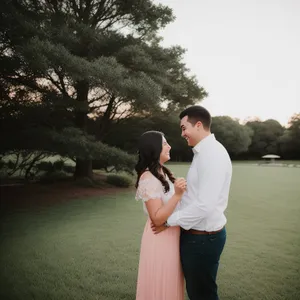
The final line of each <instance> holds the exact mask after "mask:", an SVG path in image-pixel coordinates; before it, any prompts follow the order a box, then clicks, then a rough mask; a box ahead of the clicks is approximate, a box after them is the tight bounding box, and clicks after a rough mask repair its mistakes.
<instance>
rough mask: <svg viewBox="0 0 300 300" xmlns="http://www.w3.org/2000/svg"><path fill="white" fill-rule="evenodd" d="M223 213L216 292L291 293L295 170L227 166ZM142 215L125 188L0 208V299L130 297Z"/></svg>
mask: <svg viewBox="0 0 300 300" xmlns="http://www.w3.org/2000/svg"><path fill="white" fill-rule="evenodd" d="M170 166H171V168H172V169H173V171H174V172H175V173H176V175H177V176H185V175H186V173H187V166H186V165H170ZM227 217H228V224H227V234H228V239H227V244H226V246H225V250H224V254H223V256H222V259H221V265H220V271H219V275H218V276H219V288H220V298H221V299H223V300H225V299H227V300H235V299H245V300H252V299H255V300H260V299H261V300H263V299H268V300H279V299H286V300H297V299H300V169H299V168H282V167H278V168H277V167H258V166H252V165H246V164H245V165H242V164H236V165H234V173H233V182H232V188H231V196H230V202H229V207H228V210H227ZM144 223H145V216H144V215H143V212H142V206H141V203H137V202H136V201H135V200H134V191H125V192H122V193H120V194H117V195H108V196H105V197H101V198H99V197H92V198H88V199H79V200H74V201H69V202H66V203H63V204H59V205H54V206H52V207H48V208H42V207H40V208H35V209H30V210H23V211H16V212H14V213H10V214H7V215H5V216H3V217H2V220H1V245H0V267H1V275H0V298H1V299H13V300H18V299H22V300H27V299H62V300H65V299H66V300H67V299H73V300H77V299H85V300H87V299H93V300H94V299H101V300H108V299H114V300H121V299H124V300H125V299H126V300H133V299H135V285H136V275H137V267H138V258H139V245H140V239H141V235H142V231H143V227H144ZM157 300H168V299H157Z"/></svg>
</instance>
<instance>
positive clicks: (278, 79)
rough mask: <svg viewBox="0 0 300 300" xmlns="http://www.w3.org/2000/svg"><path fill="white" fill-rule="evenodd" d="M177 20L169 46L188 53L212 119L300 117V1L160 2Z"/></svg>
mask: <svg viewBox="0 0 300 300" xmlns="http://www.w3.org/2000/svg"><path fill="white" fill-rule="evenodd" d="M155 2H156V3H162V4H164V5H167V6H169V7H170V8H172V9H173V13H174V15H175V16H176V20H175V21H174V22H173V23H171V24H169V25H167V27H166V28H165V29H163V30H162V31H160V35H161V36H162V37H163V38H164V41H163V42H162V45H163V46H171V45H180V46H182V47H183V48H185V49H186V50H187V52H186V54H185V56H184V62H185V63H186V65H187V67H188V68H189V69H190V72H191V74H194V75H196V77H197V79H198V82H199V84H200V85H201V86H203V87H204V88H205V90H206V91H207V92H208V93H209V96H208V97H207V98H205V100H203V101H202V102H201V103H200V104H201V105H203V106H204V107H206V108H207V109H208V110H209V111H210V112H211V114H212V116H221V115H228V116H230V117H232V118H238V119H240V120H241V122H242V121H243V120H245V119H247V118H252V117H258V118H260V119H261V120H262V121H264V120H266V119H270V118H272V119H276V120H278V121H279V122H280V123H281V124H282V125H286V124H287V123H288V120H289V118H290V117H291V116H292V115H293V114H294V113H300V1H299V0H156V1H155Z"/></svg>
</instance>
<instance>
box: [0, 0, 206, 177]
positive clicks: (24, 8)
mask: <svg viewBox="0 0 300 300" xmlns="http://www.w3.org/2000/svg"><path fill="white" fill-rule="evenodd" d="M0 11H1V15H0V28H1V33H0V65H1V74H0V76H1V78H0V79H1V82H0V84H1V89H2V91H3V93H4V94H5V98H8V99H9V98H10V99H11V98H12V97H15V95H16V93H24V94H26V99H27V101H30V102H31V103H32V104H33V106H34V107H35V108H37V109H38V110H37V111H42V113H41V114H40V115H39V117H38V118H37V124H36V125H37V127H41V126H42V127H43V128H47V130H48V131H51V130H52V131H55V132H54V133H53V132H52V133H51V134H50V136H52V137H53V136H57V134H62V136H61V137H60V138H58V140H60V141H62V140H70V141H71V140H73V139H72V134H74V132H76V133H77V134H78V135H79V138H80V140H81V141H82V143H79V144H80V145H82V146H83V147H82V148H83V149H84V153H85V154H84V155H80V156H79V155H75V158H76V171H75V175H76V176H90V177H91V176H92V158H93V155H92V152H93V151H89V149H91V147H85V145H89V144H88V142H92V141H91V139H90V138H88V137H87V136H86V133H87V122H88V118H89V117H93V118H99V120H100V121H99V128H98V130H97V132H96V134H97V137H98V139H100V140H101V139H103V136H104V135H105V133H106V132H107V130H108V128H109V125H110V123H111V121H112V120H116V119H119V120H124V118H125V117H129V116H132V115H137V114H138V115H141V114H142V115H144V114H149V113H150V112H152V113H153V112H155V111H156V110H161V108H162V106H161V105H162V104H163V105H164V106H163V107H164V108H165V109H168V108H169V109H170V108H171V107H172V108H173V109H174V108H178V107H182V106H186V105H188V104H193V103H195V102H196V101H199V100H201V99H202V98H203V97H204V96H205V95H206V93H205V91H204V89H203V88H201V87H199V86H198V83H197V81H196V80H195V78H194V77H191V76H188V75H187V71H188V70H187V69H186V67H185V65H184V64H183V63H182V55H183V53H184V51H183V50H182V49H181V48H180V47H171V48H167V49H164V48H162V47H161V46H160V44H159V38H158V37H157V31H158V30H159V29H160V28H162V27H164V26H165V25H167V24H168V23H169V22H171V21H172V20H173V19H174V16H173V14H172V11H171V9H169V8H168V7H166V6H162V5H155V4H154V3H153V2H152V1H150V0H139V1H135V0H131V1H123V0H80V1H79V0H64V1H56V0H43V1H36V0H4V1H2V2H1V4H0ZM17 95H18V94H17ZM3 99H4V98H3ZM8 101H9V100H8ZM18 104H19V107H20V108H21V107H22V105H21V104H22V102H20V101H19V99H18ZM2 106H3V105H2ZM41 116H43V117H41ZM24 125H25V124H24ZM65 127H76V128H77V129H79V130H80V131H81V132H82V134H80V133H79V132H78V131H76V130H75V131H74V130H72V129H70V130H64V129H65ZM68 135H71V136H68ZM46 136H47V135H46ZM35 140H38V138H36V139H35ZM48 144H49V143H48ZM92 148H93V147H92Z"/></svg>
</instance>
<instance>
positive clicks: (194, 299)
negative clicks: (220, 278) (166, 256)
mask: <svg viewBox="0 0 300 300" xmlns="http://www.w3.org/2000/svg"><path fill="white" fill-rule="evenodd" d="M225 242H226V229H225V227H224V228H223V229H222V230H221V231H219V232H217V233H215V234H210V235H198V234H191V233H189V232H185V231H183V230H182V231H181V236H180V258H181V264H182V269H183V274H184V277H185V281H186V290H187V293H188V296H189V298H190V300H218V299H219V297H218V286H217V283H216V279H217V272H218V267H219V260H220V256H221V254H222V251H223V248H224V245H225Z"/></svg>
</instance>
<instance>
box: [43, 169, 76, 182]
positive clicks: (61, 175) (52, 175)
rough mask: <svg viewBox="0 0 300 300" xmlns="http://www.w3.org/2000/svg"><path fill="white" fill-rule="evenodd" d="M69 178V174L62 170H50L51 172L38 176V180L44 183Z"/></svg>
mask: <svg viewBox="0 0 300 300" xmlns="http://www.w3.org/2000/svg"><path fill="white" fill-rule="evenodd" d="M69 179H70V175H68V174H66V173H65V172H63V171H51V172H46V173H44V174H43V175H42V176H41V177H40V178H39V181H40V182H41V183H45V184H52V183H56V182H58V181H62V180H69Z"/></svg>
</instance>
